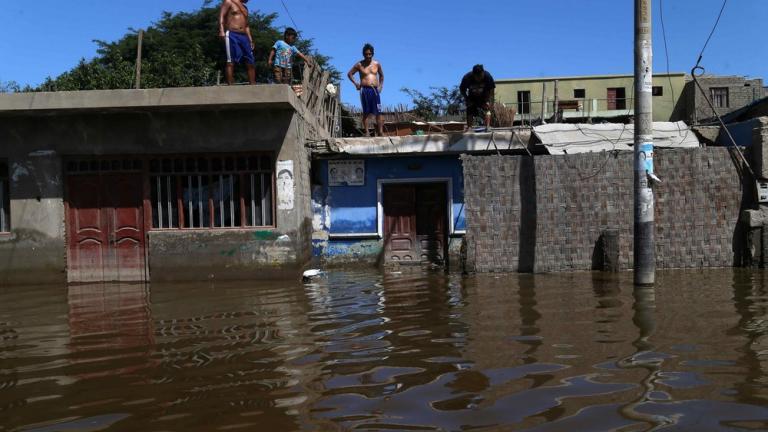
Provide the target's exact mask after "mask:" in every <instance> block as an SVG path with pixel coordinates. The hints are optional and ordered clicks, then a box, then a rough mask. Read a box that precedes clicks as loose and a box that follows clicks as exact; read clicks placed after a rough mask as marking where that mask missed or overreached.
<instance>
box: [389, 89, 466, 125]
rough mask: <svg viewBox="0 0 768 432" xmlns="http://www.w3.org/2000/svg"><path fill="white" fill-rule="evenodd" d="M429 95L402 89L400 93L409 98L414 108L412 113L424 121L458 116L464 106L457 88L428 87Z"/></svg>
mask: <svg viewBox="0 0 768 432" xmlns="http://www.w3.org/2000/svg"><path fill="white" fill-rule="evenodd" d="M430 90H431V91H432V92H431V93H430V94H424V93H422V92H420V91H418V90H415V89H411V88H407V87H403V88H402V89H401V91H402V92H404V93H405V94H407V95H408V96H410V97H411V103H412V104H413V106H414V109H413V112H414V114H416V115H417V116H419V117H421V118H423V119H424V120H426V121H432V120H435V119H437V118H438V117H443V116H449V115H458V114H459V113H460V112H461V108H462V106H463V105H464V102H463V98H462V97H461V93H460V92H459V87H458V86H455V87H452V88H449V87H430Z"/></svg>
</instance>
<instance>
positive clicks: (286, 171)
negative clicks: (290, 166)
mask: <svg viewBox="0 0 768 432" xmlns="http://www.w3.org/2000/svg"><path fill="white" fill-rule="evenodd" d="M283 173H286V174H288V175H289V176H290V177H291V178H293V173H292V172H290V171H289V170H287V169H282V170H280V172H279V173H277V176H278V177H280V176H281V175H283Z"/></svg>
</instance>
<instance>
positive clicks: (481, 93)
mask: <svg viewBox="0 0 768 432" xmlns="http://www.w3.org/2000/svg"><path fill="white" fill-rule="evenodd" d="M459 91H460V92H461V96H462V97H464V103H465V104H466V106H467V127H468V128H471V127H472V126H473V124H472V123H473V121H474V118H475V117H476V116H478V115H479V114H480V110H483V114H484V115H485V127H486V128H489V127H491V110H492V109H493V101H494V98H495V93H496V82H495V81H494V80H493V77H492V76H491V74H490V73H488V72H486V70H485V68H483V65H480V64H478V65H475V66H474V67H473V68H472V72H469V73H468V74H466V75H464V78H462V79H461V85H460V86H459Z"/></svg>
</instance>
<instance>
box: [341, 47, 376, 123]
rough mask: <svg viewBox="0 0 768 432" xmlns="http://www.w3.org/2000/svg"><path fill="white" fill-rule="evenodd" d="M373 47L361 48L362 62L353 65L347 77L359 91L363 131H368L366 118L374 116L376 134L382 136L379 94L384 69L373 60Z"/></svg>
mask: <svg viewBox="0 0 768 432" xmlns="http://www.w3.org/2000/svg"><path fill="white" fill-rule="evenodd" d="M373 53H374V50H373V45H371V44H365V46H364V47H363V60H362V61H360V62H357V63H355V65H354V66H352V69H350V70H349V73H347V77H348V78H349V80H350V81H352V83H353V84H354V85H355V88H357V89H358V90H359V91H360V103H361V104H362V106H363V130H364V131H365V136H370V132H369V131H368V117H370V116H372V115H374V116H376V133H377V135H378V136H384V124H383V122H382V120H381V92H382V91H383V90H384V69H383V68H382V67H381V63H379V62H378V61H376V60H374V59H373ZM355 73H357V74H359V75H360V82H359V83H358V82H357V81H355V76H354V75H355Z"/></svg>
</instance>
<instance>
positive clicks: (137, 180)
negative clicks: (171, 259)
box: [67, 174, 146, 282]
mask: <svg viewBox="0 0 768 432" xmlns="http://www.w3.org/2000/svg"><path fill="white" fill-rule="evenodd" d="M67 186H68V189H67V190H68V206H69V212H68V218H67V220H68V222H67V223H68V227H67V228H68V243H69V244H68V248H67V249H68V279H69V281H70V282H102V281H104V282H136V281H144V280H146V264H145V263H146V260H145V250H144V246H145V238H146V236H145V232H144V217H143V212H142V196H143V193H142V179H141V175H139V174H109V175H76V176H70V177H69V178H68V182H67Z"/></svg>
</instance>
